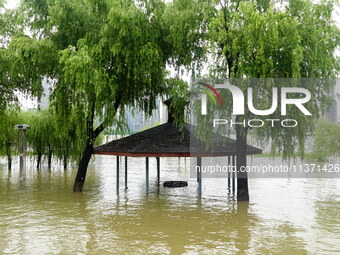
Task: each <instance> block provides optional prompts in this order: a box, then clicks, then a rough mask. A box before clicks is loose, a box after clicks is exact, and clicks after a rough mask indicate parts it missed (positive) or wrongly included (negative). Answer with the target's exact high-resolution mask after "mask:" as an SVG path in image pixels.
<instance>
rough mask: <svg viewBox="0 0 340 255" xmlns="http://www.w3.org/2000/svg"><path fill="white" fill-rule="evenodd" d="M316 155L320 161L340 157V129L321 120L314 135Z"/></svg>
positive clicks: (331, 123)
mask: <svg viewBox="0 0 340 255" xmlns="http://www.w3.org/2000/svg"><path fill="white" fill-rule="evenodd" d="M313 146H314V153H315V154H316V155H318V157H319V158H320V159H323V158H329V157H331V156H335V157H339V156H340V127H339V125H337V124H336V123H333V122H330V121H328V120H326V119H323V118H321V119H320V120H318V122H317V123H316V127H315V130H314V133H313Z"/></svg>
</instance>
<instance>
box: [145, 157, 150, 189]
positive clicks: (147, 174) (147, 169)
mask: <svg viewBox="0 0 340 255" xmlns="http://www.w3.org/2000/svg"><path fill="white" fill-rule="evenodd" d="M145 168H146V171H145V190H146V194H148V193H149V158H148V157H146V158H145Z"/></svg>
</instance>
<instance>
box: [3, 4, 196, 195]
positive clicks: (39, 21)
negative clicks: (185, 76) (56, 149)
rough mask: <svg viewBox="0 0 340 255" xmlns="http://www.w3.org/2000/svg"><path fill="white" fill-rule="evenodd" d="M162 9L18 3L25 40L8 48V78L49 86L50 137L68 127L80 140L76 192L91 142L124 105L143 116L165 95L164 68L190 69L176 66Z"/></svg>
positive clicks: (117, 118)
mask: <svg viewBox="0 0 340 255" xmlns="http://www.w3.org/2000/svg"><path fill="white" fill-rule="evenodd" d="M178 2H179V1H178ZM187 2H188V3H190V1H187ZM165 9H166V4H165V3H163V2H162V1H157V0H143V1H132V0H127V1H119V0H113V1H93V0H81V1H78V0H77V1H76V0H65V1H58V0H49V1H47V0H41V1H34V0H24V1H23V2H22V5H21V7H20V10H21V14H22V16H23V17H24V19H23V20H24V23H23V24H24V26H26V27H28V29H29V30H30V35H29V36H26V37H16V38H13V39H12V41H11V43H10V45H9V49H10V52H11V62H10V65H11V74H12V76H11V77H16V79H22V82H30V84H31V85H37V87H38V86H39V85H40V82H41V78H42V77H43V76H47V77H49V78H51V79H52V80H53V92H52V95H51V104H52V108H53V110H52V111H53V114H54V115H55V116H56V118H57V123H58V129H59V130H70V125H74V126H75V128H76V132H75V134H74V136H75V137H85V138H86V139H85V140H86V142H85V143H84V144H83V153H82V157H81V160H80V163H79V168H78V173H77V177H76V180H75V185H74V191H76V192H77V191H81V190H82V188H83V184H84V181H85V176H86V172H87V166H88V163H89V161H90V158H91V155H92V153H93V148H94V142H95V140H96V139H97V137H98V136H99V134H100V133H101V132H102V131H103V130H104V129H105V128H107V127H109V126H112V125H117V126H118V127H119V126H121V124H122V122H123V109H124V106H126V105H133V106H136V107H140V108H142V109H143V110H145V111H146V112H151V110H152V109H153V108H154V107H155V100H156V98H157V97H158V96H159V95H160V94H163V93H165V92H166V91H168V84H169V83H166V82H165V78H166V74H167V72H166V71H165V69H166V64H167V63H170V62H171V63H175V64H181V65H189V64H190V63H189V62H190V59H186V61H182V60H179V61H178V63H177V61H176V60H177V59H179V57H178V56H179V55H181V54H178V49H179V48H178V43H177V44H175V39H176V38H175V36H171V33H172V31H173V30H172V29H171V28H169V25H170V24H171V22H169V20H167V18H166V17H167V15H165V14H166V12H165ZM176 32H177V31H176ZM188 51H190V47H189V49H188ZM188 51H182V52H187V53H188V54H189V52H188ZM183 54H184V53H183ZM170 60H172V61H170ZM79 140H81V139H79Z"/></svg>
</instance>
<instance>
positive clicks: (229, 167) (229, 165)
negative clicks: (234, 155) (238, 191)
mask: <svg viewBox="0 0 340 255" xmlns="http://www.w3.org/2000/svg"><path fill="white" fill-rule="evenodd" d="M230 169H231V162H230V156H228V189H230Z"/></svg>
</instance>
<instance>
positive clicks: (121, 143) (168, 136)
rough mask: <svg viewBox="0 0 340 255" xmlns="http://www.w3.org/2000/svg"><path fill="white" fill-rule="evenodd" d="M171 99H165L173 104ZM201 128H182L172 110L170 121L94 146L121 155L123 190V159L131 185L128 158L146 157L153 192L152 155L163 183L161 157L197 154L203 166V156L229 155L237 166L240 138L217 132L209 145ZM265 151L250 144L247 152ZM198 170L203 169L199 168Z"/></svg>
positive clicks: (97, 151) (232, 180)
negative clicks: (201, 137) (200, 130)
mask: <svg viewBox="0 0 340 255" xmlns="http://www.w3.org/2000/svg"><path fill="white" fill-rule="evenodd" d="M171 101H172V100H171V99H168V100H166V101H164V103H165V104H166V105H167V106H168V109H169V106H170V103H171ZM196 132H197V128H196V127H195V126H193V125H190V124H188V123H184V125H183V128H182V130H180V128H179V127H177V126H176V125H175V124H174V118H173V116H172V114H171V111H168V122H167V123H164V124H162V125H159V126H156V127H153V128H150V129H147V130H145V131H142V132H139V133H136V134H132V135H130V136H126V137H123V138H121V139H117V140H113V141H111V142H109V143H107V144H104V145H101V146H99V147H96V148H95V149H94V154H100V155H111V156H116V158H117V168H116V171H117V174H116V188H117V192H118V190H119V158H120V157H121V156H123V157H125V187H126V188H127V176H128V157H145V158H146V166H145V180H146V192H148V191H149V158H150V157H155V158H156V159H157V181H158V184H159V182H160V158H161V157H196V158H197V166H201V164H202V157H227V160H228V165H231V166H236V155H237V150H236V141H235V140H233V139H231V138H228V137H225V136H222V135H219V134H216V133H213V134H212V137H211V146H209V148H206V146H205V143H203V142H201V141H200V140H199V139H198V138H197V136H196ZM261 153H262V150H261V149H259V148H256V147H253V146H250V145H247V155H253V154H261ZM197 169H200V167H199V168H197ZM235 178H236V175H235V172H234V173H228V187H232V188H233V190H235ZM197 181H198V192H199V194H201V193H202V173H201V171H199V170H198V171H197Z"/></svg>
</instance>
